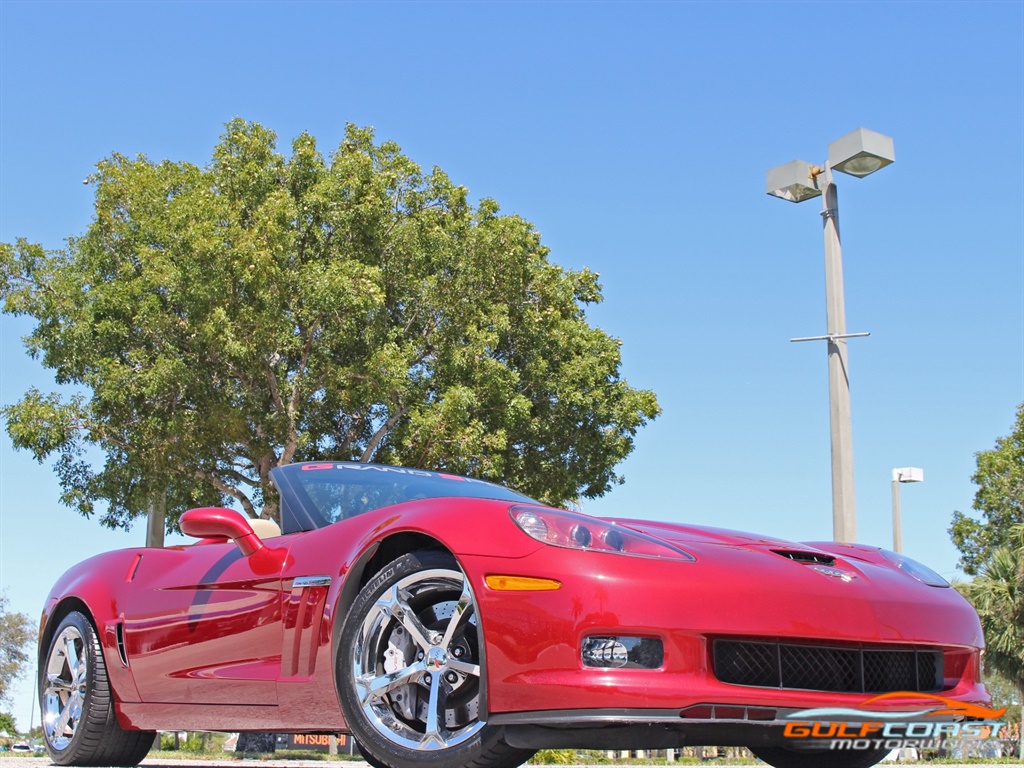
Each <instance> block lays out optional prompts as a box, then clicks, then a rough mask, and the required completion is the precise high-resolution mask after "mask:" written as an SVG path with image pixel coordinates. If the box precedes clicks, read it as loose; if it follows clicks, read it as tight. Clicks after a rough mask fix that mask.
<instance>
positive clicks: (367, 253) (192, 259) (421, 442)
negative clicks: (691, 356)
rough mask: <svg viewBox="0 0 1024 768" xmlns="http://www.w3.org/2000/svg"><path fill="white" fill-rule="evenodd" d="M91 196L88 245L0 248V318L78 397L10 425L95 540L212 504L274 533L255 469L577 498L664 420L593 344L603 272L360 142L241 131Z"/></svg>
mask: <svg viewBox="0 0 1024 768" xmlns="http://www.w3.org/2000/svg"><path fill="white" fill-rule="evenodd" d="M88 181H89V182H90V183H91V184H92V185H93V188H94V190H95V215H94V218H93V220H92V223H91V225H90V226H89V228H88V231H87V232H86V233H85V234H84V235H82V236H81V237H72V238H70V239H69V240H68V242H67V246H66V247H65V248H63V249H61V250H56V251H47V250H44V249H43V248H42V247H41V246H40V245H36V244H31V243H29V242H27V241H24V240H19V241H18V242H16V243H13V244H4V245H2V246H0V298H2V299H3V301H4V305H3V310H4V311H5V312H8V313H11V314H16V315H27V316H30V317H32V318H34V319H35V320H36V325H35V327H34V329H33V330H32V332H31V333H30V334H29V335H28V336H27V337H26V344H27V347H28V350H29V352H30V353H31V354H33V355H35V356H37V357H39V358H40V359H41V360H42V363H43V365H44V366H46V367H48V368H50V369H52V370H53V371H54V372H55V376H56V380H57V382H58V383H59V384H68V385H74V386H73V387H72V388H71V391H73V392H77V393H78V394H74V395H71V396H67V395H60V394H53V393H44V392H42V391H39V390H38V389H32V390H30V391H29V392H27V393H26V394H25V396H24V397H23V398H22V399H21V401H20V402H18V403H15V404H14V405H10V406H7V407H5V408H4V409H3V414H4V416H5V417H6V421H7V430H8V433H9V434H10V436H11V438H12V440H13V442H14V445H15V446H16V447H18V448H21V449H27V450H29V451H31V452H32V453H33V454H34V455H35V457H36V458H37V459H39V460H40V461H42V460H44V459H46V458H47V457H50V456H55V457H56V471H57V473H58V476H59V479H60V482H61V486H62V489H63V494H62V501H63V502H64V503H66V504H68V505H69V506H71V507H73V508H76V509H78V510H79V511H80V512H82V513H83V514H85V515H87V516H88V515H91V514H93V513H94V511H95V509H96V505H97V502H105V503H104V504H102V508H103V510H104V511H103V513H102V517H101V520H102V522H103V523H104V524H106V525H108V526H111V527H118V526H121V527H127V526H128V525H129V524H130V521H131V520H132V519H133V518H134V517H135V516H137V515H139V514H141V513H143V512H144V511H145V509H146V508H147V506H148V505H149V504H150V503H151V502H152V501H153V499H154V498H160V499H162V500H165V501H166V505H167V511H168V520H169V523H172V524H173V522H174V521H175V520H176V519H177V516H178V515H179V514H180V513H181V512H182V511H184V510H185V509H187V508H188V507H190V506H197V505H202V504H211V503H221V502H223V501H225V500H234V501H235V502H237V503H238V504H239V505H241V507H242V508H244V509H245V510H246V511H247V512H248V513H249V514H250V515H254V516H255V515H260V514H263V515H264V516H273V515H274V514H275V512H276V498H275V496H274V494H273V491H272V487H271V486H270V484H269V472H270V470H271V469H272V468H273V467H275V466H277V465H279V464H282V463H288V462H292V461H297V460H307V459H318V460H322V459H337V460H354V461H363V462H366V461H376V462H383V463H393V464H404V465H409V466H416V467H422V468H432V469H444V470H448V471H451V472H458V473H465V474H470V475H475V476H477V477H482V478H489V479H494V480H499V481H503V482H505V483H507V484H509V485H511V486H513V487H515V488H517V489H519V490H521V491H522V492H524V493H527V494H530V495H533V496H535V497H537V498H539V499H541V500H544V501H547V502H550V503H563V502H566V501H568V500H570V499H575V498H579V497H586V498H593V497H596V496H600V495H602V494H604V493H606V492H607V491H608V490H609V489H610V488H611V487H612V486H613V485H615V484H616V483H619V482H621V481H622V479H621V477H619V476H618V475H617V474H616V472H615V467H616V465H617V464H619V462H621V461H622V459H623V458H625V457H626V456H627V455H628V454H629V453H630V452H631V451H632V449H633V440H634V436H635V434H636V432H637V430H638V429H639V427H641V426H642V425H644V424H645V423H646V422H647V421H649V420H650V419H653V418H655V417H656V416H657V415H658V413H659V406H658V403H657V400H656V398H655V395H654V393H652V392H650V391H644V390H636V389H633V388H631V387H630V386H629V385H628V384H627V382H626V381H624V380H623V379H622V378H621V377H620V373H619V368H620V361H621V357H620V349H619V347H620V342H619V341H618V340H617V339H615V338H614V337H612V336H610V335H609V334H607V333H605V332H604V331H603V330H601V329H600V328H596V327H593V326H591V325H590V324H589V323H588V321H587V318H586V315H585V308H586V306H587V305H590V304H593V303H596V302H599V301H601V299H602V295H601V287H600V285H599V283H598V275H597V274H595V273H594V272H591V271H590V270H587V269H583V270H579V271H574V270H567V269H563V268H561V267H559V266H557V265H556V264H554V263H552V262H551V261H549V259H548V249H547V248H546V247H545V246H544V245H542V244H541V238H540V235H539V233H538V232H537V230H536V229H535V228H534V227H533V226H532V225H531V224H530V223H529V222H527V221H525V220H524V219H522V218H520V217H519V216H516V215H503V214H501V213H500V211H499V206H498V204H497V203H496V202H495V201H494V200H491V199H483V200H481V201H480V202H479V203H478V204H477V205H475V206H474V205H473V204H472V203H471V201H470V199H469V194H468V192H467V190H466V188H465V187H462V186H458V185H456V184H454V183H452V181H451V180H450V179H449V178H448V176H447V175H446V174H445V173H444V172H443V171H442V170H440V169H439V168H436V167H435V168H434V169H433V170H432V171H431V172H429V173H425V172H424V171H423V170H421V168H420V167H419V166H418V165H416V164H415V163H414V162H413V161H412V160H410V159H409V158H408V157H406V156H405V155H403V154H402V152H401V151H400V149H399V147H398V146H397V145H395V144H394V143H392V142H382V143H378V142H376V141H375V138H374V134H373V131H372V130H371V129H367V128H359V127H355V126H351V125H350V126H348V129H347V131H346V134H345V139H344V140H343V141H342V143H341V145H340V146H339V147H338V148H337V149H336V150H335V151H334V152H333V153H331V154H330V155H329V156H328V157H326V158H325V157H324V156H323V154H321V152H320V151H319V150H318V148H317V144H316V141H315V139H314V138H313V137H312V136H310V135H308V134H302V135H300V136H299V137H298V138H296V139H295V141H294V142H293V144H292V148H291V154H290V156H288V157H286V156H284V155H283V154H281V153H280V152H278V150H277V143H276V136H275V134H274V133H273V132H271V131H269V130H267V129H266V128H264V127H262V126H260V125H259V124H256V123H250V122H245V121H243V120H238V119H236V120H233V121H232V122H230V123H228V125H227V126H226V130H225V133H224V134H223V135H222V137H221V140H220V142H219V143H218V144H217V146H216V147H215V148H214V150H213V156H212V159H211V160H210V162H209V163H208V164H207V165H206V166H205V167H199V166H196V165H193V164H190V163H187V162H171V161H163V162H153V161H150V160H149V159H147V158H146V157H145V156H138V157H136V158H135V159H130V158H128V157H125V156H122V155H119V154H114V155H112V156H111V157H109V158H107V159H105V160H103V161H101V162H100V163H99V164H98V166H97V169H96V172H95V173H94V174H92V175H91V176H90V178H89V180H88ZM98 457H99V458H98Z"/></svg>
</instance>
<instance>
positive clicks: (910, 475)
mask: <svg viewBox="0 0 1024 768" xmlns="http://www.w3.org/2000/svg"><path fill="white" fill-rule="evenodd" d="M923 481H924V470H923V469H920V468H918V467H903V468H902V469H894V470H893V471H892V551H893V552H902V551H903V520H902V518H901V516H900V483H920V482H923Z"/></svg>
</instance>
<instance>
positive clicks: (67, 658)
mask: <svg viewBox="0 0 1024 768" xmlns="http://www.w3.org/2000/svg"><path fill="white" fill-rule="evenodd" d="M47 633H49V629H48V630H47ZM51 637H52V639H51V640H50V641H49V646H48V650H47V652H46V657H45V661H44V660H43V659H40V661H42V664H41V665H40V667H39V672H38V676H37V678H36V680H37V682H38V685H39V708H40V710H41V714H42V721H43V736H44V737H45V741H46V751H47V752H48V753H49V754H50V758H51V759H52V760H53V762H54V764H56V765H81V766H88V765H135V764H137V763H138V762H139V761H140V760H142V758H144V757H145V756H146V753H147V752H149V748H150V747H151V746H153V740H154V739H155V738H156V733H155V732H154V731H131V730H125V729H123V728H121V725H120V724H119V723H118V721H117V715H116V714H115V713H114V692H113V690H111V687H110V680H109V678H108V677H107V667H106V663H105V662H104V659H103V650H102V649H101V648H100V643H99V639H98V638H97V637H96V630H95V628H94V627H93V625H92V622H91V621H90V620H89V619H88V618H87V617H86V616H85V615H84V614H82V613H79V612H78V611H71V612H70V613H68V614H67V615H65V616H64V617H63V619H62V620H61V622H60V623H59V624H58V625H57V626H56V628H54V629H53V634H52V636H51Z"/></svg>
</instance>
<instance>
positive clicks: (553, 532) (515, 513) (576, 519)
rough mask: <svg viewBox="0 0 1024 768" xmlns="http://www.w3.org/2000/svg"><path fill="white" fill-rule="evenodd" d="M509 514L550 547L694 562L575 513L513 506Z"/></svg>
mask: <svg viewBox="0 0 1024 768" xmlns="http://www.w3.org/2000/svg"><path fill="white" fill-rule="evenodd" d="M509 513H510V514H511V515H512V519H513V520H514V521H515V523H516V525H518V526H519V528H520V529H521V530H522V531H523V533H525V534H526V535H527V536H529V537H530V538H533V539H536V540H537V541H540V542H542V543H544V544H550V545H551V546H553V547H565V548H566V549H579V550H584V551H587V552H607V553H610V554H616V555H631V556H633V557H656V558H665V559H671V560H686V561H689V562H693V561H694V560H696V558H695V557H694V556H693V555H691V554H690V553H689V552H685V551H683V550H681V549H679V548H678V547H675V546H673V545H671V544H669V543H668V542H666V541H662V540H661V539H656V538H654V537H653V536H647V535H646V534H643V533H640V532H639V531H633V530H630V529H629V528H625V527H623V526H621V525H616V524H615V523H607V522H604V521H603V520H598V519H597V518H596V517H588V516H587V515H581V514H579V513H577V512H567V511H566V510H564V509H551V508H549V507H527V506H516V507H512V509H510V510H509Z"/></svg>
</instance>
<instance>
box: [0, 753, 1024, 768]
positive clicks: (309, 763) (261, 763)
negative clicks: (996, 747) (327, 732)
mask: <svg viewBox="0 0 1024 768" xmlns="http://www.w3.org/2000/svg"><path fill="white" fill-rule="evenodd" d="M141 764H142V765H143V766H145V767H146V768H248V767H249V766H252V768H257V766H258V768H329V767H330V766H338V765H339V764H338V763H333V762H325V761H323V760H259V759H252V760H235V759H231V760H165V759H163V758H161V759H150V758H146V759H145V760H143V761H142V763H141ZM53 765H54V763H53V762H52V761H51V760H50V759H49V758H48V757H12V756H9V755H0V766H3V768H50V766H53ZM341 765H347V766H352V768H363V767H364V766H366V765H367V764H366V763H365V762H363V761H362V760H351V761H345V762H344V763H342V764H341ZM707 765H708V766H714V765H715V762H714V761H709V762H708V763H707ZM751 765H762V766H763V765H764V763H751ZM885 765H920V766H928V765H929V763H899V764H894V763H886V764H885ZM1007 765H1008V764H1007V763H971V764H970V765H949V764H942V765H941V768H1006V766H1007ZM1009 765H1013V764H1012V763H1010V764H1009ZM111 768H114V767H113V766H111ZM530 768H566V766H561V765H560V766H531V767H530ZM572 768H637V764H635V763H634V764H633V765H621V766H619V765H606V764H602V765H600V766H585V765H576V766H572ZM936 768H940V766H936Z"/></svg>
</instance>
